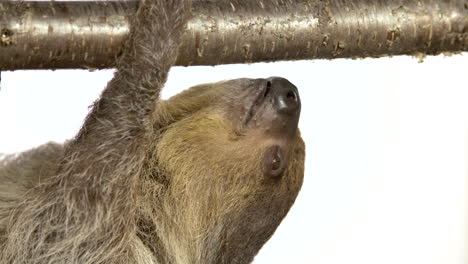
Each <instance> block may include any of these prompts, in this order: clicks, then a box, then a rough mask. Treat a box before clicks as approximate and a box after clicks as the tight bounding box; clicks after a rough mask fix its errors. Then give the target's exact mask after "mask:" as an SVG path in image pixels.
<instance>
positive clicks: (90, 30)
mask: <svg viewBox="0 0 468 264" xmlns="http://www.w3.org/2000/svg"><path fill="white" fill-rule="evenodd" d="M137 4H138V2H136V1H87V2H75V1H74V2H66V1H63V2H57V1H54V2H17V1H4V0H3V1H1V0H0V70H14V69H65V68H91V69H102V68H111V67H113V66H114V61H115V57H116V56H118V54H119V52H120V48H121V47H122V43H123V41H124V39H125V38H126V36H127V34H128V25H129V24H128V21H129V17H130V16H132V15H133V14H134V13H135V10H136V7H137ZM193 9H194V10H193V14H194V16H193V18H192V19H191V21H190V22H189V25H188V29H187V31H186V33H185V35H184V37H183V43H182V46H181V48H180V53H179V57H178V59H177V65H217V64H229V63H247V62H260V61H277V60H300V59H332V58H357V57H361V58H363V57H381V56H392V55H415V54H424V55H434V54H439V53H442V52H462V51H468V2H467V1H466V0H444V1H434V0H380V1H371V0H353V1H346V0H268V1H267V0H259V1H251V0H217V1H214V0H198V1H197V0H196V1H195V2H194V4H193Z"/></svg>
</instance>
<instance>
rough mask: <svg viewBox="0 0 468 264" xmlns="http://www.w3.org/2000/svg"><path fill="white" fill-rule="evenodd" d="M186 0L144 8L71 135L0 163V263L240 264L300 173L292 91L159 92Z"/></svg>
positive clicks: (275, 220)
mask: <svg viewBox="0 0 468 264" xmlns="http://www.w3.org/2000/svg"><path fill="white" fill-rule="evenodd" d="M190 8H191V3H190V1H188V0H145V1H143V2H142V3H141V4H140V7H139V9H138V11H137V14H136V16H135V18H134V20H133V21H132V23H131V29H130V35H129V36H130V37H129V38H128V40H127V42H126V44H125V46H124V47H123V53H122V54H121V56H120V57H119V58H118V61H117V66H116V73H115V75H114V77H113V79H112V80H111V81H110V82H109V84H108V86H107V88H106V89H105V90H104V92H103V93H102V95H101V97H100V99H99V100H98V101H97V102H96V103H95V104H94V105H93V107H92V110H91V111H90V113H89V115H88V117H87V118H86V120H85V122H84V124H83V127H82V128H81V130H80V131H79V133H78V134H77V136H76V137H75V138H73V139H72V140H70V141H68V142H66V143H64V144H56V143H48V144H46V145H44V146H41V147H38V148H36V149H33V150H30V151H27V152H25V153H22V154H18V155H13V156H10V157H7V158H4V159H3V160H2V161H0V262H1V263H10V264H19V263H28V264H30V263H47V264H49V263H50V264H52V263H54V264H65V263H73V264H83V263H85V264H87V263H89V264H95V263H117V264H123V263H135V264H158V263H159V264H163V263H168V264H182V263H183V264H188V263H203V264H205V263H206V264H210V263H211V264H215V263H250V262H251V261H252V260H253V258H254V256H255V255H256V254H257V252H258V251H259V250H260V248H261V247H262V245H263V244H264V243H265V242H266V241H267V240H268V239H269V238H270V237H271V236H272V234H273V233H274V231H275V230H276V228H277V226H278V225H279V224H280V222H281V221H282V219H283V218H284V217H285V216H286V214H287V212H288V210H289V208H290V207H291V206H292V204H293V203H294V200H295V199H296V196H297V194H298V192H299V190H300V187H301V185H302V181H303V174H304V155H305V147H304V142H303V141H302V139H301V137H300V133H299V130H298V128H297V125H298V120H299V115H300V108H301V102H300V98H299V94H298V90H297V88H296V87H295V86H294V85H293V84H292V83H290V82H289V81H288V80H286V79H284V78H280V77H271V78H266V79H247V78H244V79H236V80H230V81H222V82H219V83H212V84H204V85H198V86H195V87H192V88H190V89H188V90H186V91H185V92H182V93H180V94H178V95H176V96H174V97H172V98H170V99H169V100H165V101H164V100H159V94H160V90H161V88H162V86H163V84H164V82H165V81H166V79H167V74H168V71H169V69H170V67H171V66H172V65H173V64H174V63H175V59H176V57H177V49H178V43H179V42H180V38H181V34H182V33H183V31H184V28H185V26H186V22H187V20H188V18H189V16H190Z"/></svg>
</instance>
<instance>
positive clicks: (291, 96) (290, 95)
mask: <svg viewBox="0 0 468 264" xmlns="http://www.w3.org/2000/svg"><path fill="white" fill-rule="evenodd" d="M286 98H288V99H291V100H294V101H296V93H294V92H293V91H291V90H290V91H289V92H288V93H287V94H286Z"/></svg>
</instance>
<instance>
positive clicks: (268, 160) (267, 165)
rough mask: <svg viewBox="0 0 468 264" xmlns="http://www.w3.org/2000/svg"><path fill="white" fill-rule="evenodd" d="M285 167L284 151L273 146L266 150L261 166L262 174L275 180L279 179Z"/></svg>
mask: <svg viewBox="0 0 468 264" xmlns="http://www.w3.org/2000/svg"><path fill="white" fill-rule="evenodd" d="M286 165H287V163H286V158H285V156H284V150H283V149H282V148H281V147H280V146H278V145H274V146H271V147H269V148H268V149H267V151H266V153H265V156H264V166H263V174H264V175H265V176H266V177H269V178H275V179H279V178H281V176H283V172H284V170H285V169H286Z"/></svg>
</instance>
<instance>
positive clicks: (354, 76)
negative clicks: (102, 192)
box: [0, 54, 468, 264]
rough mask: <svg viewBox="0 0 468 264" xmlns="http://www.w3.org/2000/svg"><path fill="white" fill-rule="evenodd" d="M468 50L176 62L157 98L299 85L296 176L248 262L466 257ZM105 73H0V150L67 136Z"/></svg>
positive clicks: (447, 260)
mask: <svg viewBox="0 0 468 264" xmlns="http://www.w3.org/2000/svg"><path fill="white" fill-rule="evenodd" d="M467 55H468V54H464V55H457V56H452V57H443V56H438V57H429V58H426V59H425V62H424V63H418V60H417V59H415V58H410V57H395V58H390V59H366V60H334V61H300V62H283V63H269V64H253V65H229V66H218V67H190V68H181V67H176V68H173V69H172V71H171V73H170V78H169V82H168V84H167V88H166V89H165V90H164V93H163V97H165V98H167V97H168V96H170V95H173V94H175V93H178V92H179V91H181V90H182V89H184V88H187V87H189V86H191V85H194V84H198V83H204V82H212V81H218V80H223V79H231V78H238V77H253V78H259V77H269V76H283V77H286V78H288V79H289V80H290V81H291V82H293V83H294V84H296V85H297V86H298V88H299V90H300V96H301V99H302V109H303V110H302V115H301V121H300V128H301V130H302V134H303V137H304V139H305V141H306V145H307V158H306V173H305V183H304V186H303V189H302V191H301V193H300V195H299V197H298V199H297V202H296V204H295V205H294V207H293V208H292V210H291V212H290V214H289V215H288V217H287V218H286V220H285V221H284V222H283V223H282V225H281V226H280V228H279V229H278V231H277V232H276V233H275V235H274V236H273V238H272V239H271V240H270V242H269V243H268V244H267V245H266V246H265V247H264V249H262V251H260V253H259V255H258V257H257V258H256V261H255V263H256V264H276V263H297V264H354V263H355V264H467V263H468V229H467V227H468V219H467V218H468V196H467V194H468V182H467V179H468V81H467V80H468V56H467ZM111 76H112V72H111V71H98V72H87V71H55V72H52V71H28V72H23V71H17V72H6V73H5V72H4V73H2V83H1V90H0V124H1V125H0V126H1V127H0V128H1V129H0V153H2V152H3V153H13V152H18V151H23V150H26V149H28V148H31V147H34V146H38V145H40V144H43V143H45V142H47V141H59V142H60V141H63V140H65V139H67V138H70V137H72V136H73V135H74V134H75V133H76V132H77V131H78V129H79V127H80V124H81V123H82V121H83V118H84V117H85V115H86V113H87V111H88V106H89V105H90V104H91V103H92V102H93V101H94V100H96V99H97V97H98V95H99V93H100V91H101V90H102V89H103V88H104V86H105V84H106V82H107V81H108V80H109V79H110V78H111Z"/></svg>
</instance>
